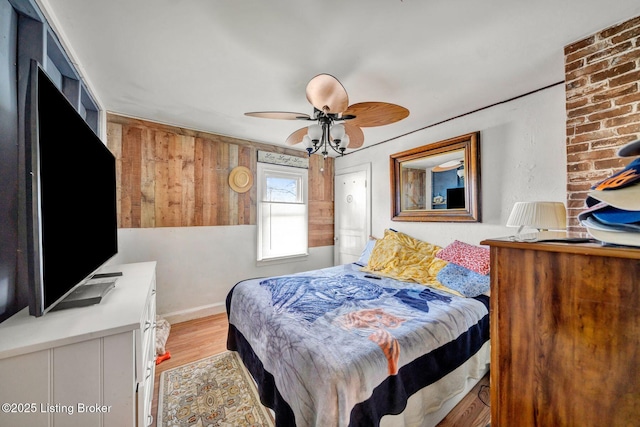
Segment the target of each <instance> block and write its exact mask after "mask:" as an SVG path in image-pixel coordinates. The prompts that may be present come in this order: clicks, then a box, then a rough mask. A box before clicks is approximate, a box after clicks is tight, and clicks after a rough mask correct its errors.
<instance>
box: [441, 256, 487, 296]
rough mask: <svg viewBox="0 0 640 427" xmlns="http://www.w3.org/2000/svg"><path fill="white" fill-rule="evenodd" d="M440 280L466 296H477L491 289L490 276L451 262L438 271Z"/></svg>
mask: <svg viewBox="0 0 640 427" xmlns="http://www.w3.org/2000/svg"><path fill="white" fill-rule="evenodd" d="M437 278H438V281H439V282H440V283H442V284H443V285H444V286H446V287H447V288H450V289H453V290H454V291H457V292H460V293H461V294H462V295H464V296H465V297H477V296H478V295H482V294H484V293H486V292H488V291H489V288H490V279H489V276H485V275H484V274H479V273H476V272H475V271H472V270H469V269H468V268H464V267H461V266H459V265H457V264H453V263H449V264H447V265H445V266H444V268H443V269H442V270H440V272H439V273H438V276H437Z"/></svg>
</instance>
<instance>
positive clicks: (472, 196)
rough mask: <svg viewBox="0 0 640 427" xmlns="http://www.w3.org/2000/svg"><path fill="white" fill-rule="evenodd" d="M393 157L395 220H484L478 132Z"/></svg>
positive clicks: (392, 187)
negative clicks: (481, 202) (481, 217)
mask: <svg viewBox="0 0 640 427" xmlns="http://www.w3.org/2000/svg"><path fill="white" fill-rule="evenodd" d="M389 159H390V164H391V219H392V220H393V221H439V222H480V132H474V133H470V134H467V135H462V136H458V137H455V138H451V139H447V140H444V141H440V142H435V143H432V144H428V145H424V146H422V147H417V148H412V149H410V150H407V151H403V152H401V153H396V154H392V155H391V156H389Z"/></svg>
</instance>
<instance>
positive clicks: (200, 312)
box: [159, 302, 227, 324]
mask: <svg viewBox="0 0 640 427" xmlns="http://www.w3.org/2000/svg"><path fill="white" fill-rule="evenodd" d="M226 311H227V309H226V307H225V304H224V303H222V302H220V303H216V304H210V305H202V306H200V307H195V308H190V309H188V310H180V311H174V312H171V313H164V314H159V316H160V317H162V318H164V319H166V321H167V322H169V323H170V324H174V323H180V322H186V321H187V320H193V319H199V318H201V317H207V316H213V315H214V314H220V313H224V312H226Z"/></svg>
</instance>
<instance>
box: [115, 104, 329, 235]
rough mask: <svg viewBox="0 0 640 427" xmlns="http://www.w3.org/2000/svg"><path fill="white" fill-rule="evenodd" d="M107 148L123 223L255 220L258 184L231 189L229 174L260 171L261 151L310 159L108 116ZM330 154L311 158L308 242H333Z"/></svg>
mask: <svg viewBox="0 0 640 427" xmlns="http://www.w3.org/2000/svg"><path fill="white" fill-rule="evenodd" d="M107 146H108V147H109V149H110V150H111V152H112V153H113V154H114V155H115V157H116V162H117V163H116V167H117V198H118V227H120V228H149V227H192V226H216V225H254V224H256V212H257V209H256V194H257V190H256V185H255V181H254V185H253V186H252V187H251V190H249V191H247V192H246V193H236V192H235V191H233V190H232V189H231V187H229V183H228V179H229V173H230V172H231V170H232V169H233V168H234V167H236V166H246V167H247V168H249V169H250V170H251V171H252V173H253V176H254V178H255V176H256V167H257V157H258V155H257V152H258V150H261V151H273V152H278V153H284V154H290V155H294V156H299V157H305V156H306V154H305V153H304V152H300V151H296V150H289V149H286V148H281V147H276V146H272V145H267V144H260V143H256V142H252V141H246V140H241V139H236V138H231V137H226V136H221V135H215V134H210V133H205V132H199V131H192V130H188V129H183V128H178V127H173V126H168V125H164V124H159V123H153V122H149V121H144V120H139V119H132V118H129V117H124V116H119V115H115V114H108V115H107ZM333 163H334V162H333V159H332V158H327V159H323V158H322V156H319V155H313V156H311V159H310V162H309V246H310V247H318V246H332V245H333V222H334V219H333V218H334V215H333V210H334V205H333V178H334V166H333Z"/></svg>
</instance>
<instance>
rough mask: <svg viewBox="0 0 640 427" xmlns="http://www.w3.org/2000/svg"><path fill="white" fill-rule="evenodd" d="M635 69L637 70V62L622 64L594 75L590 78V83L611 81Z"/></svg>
mask: <svg viewBox="0 0 640 427" xmlns="http://www.w3.org/2000/svg"><path fill="white" fill-rule="evenodd" d="M587 68H588V67H587ZM635 69H636V64H635V62H627V63H625V64H621V65H618V66H615V67H612V68H609V69H607V70H604V71H601V72H599V73H595V74H592V75H591V76H589V81H590V82H591V83H595V82H599V81H602V80H606V79H610V78H612V77H617V76H620V75H623V74H625V73H628V72H629V71H631V70H635Z"/></svg>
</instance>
